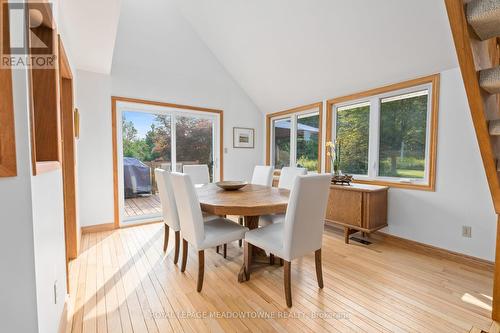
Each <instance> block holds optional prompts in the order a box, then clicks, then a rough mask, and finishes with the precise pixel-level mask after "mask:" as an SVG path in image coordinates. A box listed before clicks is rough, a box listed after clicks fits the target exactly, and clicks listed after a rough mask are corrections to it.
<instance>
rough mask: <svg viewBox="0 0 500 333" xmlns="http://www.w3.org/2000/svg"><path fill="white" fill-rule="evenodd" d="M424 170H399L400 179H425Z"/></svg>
mask: <svg viewBox="0 0 500 333" xmlns="http://www.w3.org/2000/svg"><path fill="white" fill-rule="evenodd" d="M424 176H425V173H424V170H410V169H398V177H404V178H424Z"/></svg>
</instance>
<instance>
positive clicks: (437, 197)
mask: <svg viewBox="0 0 500 333" xmlns="http://www.w3.org/2000/svg"><path fill="white" fill-rule="evenodd" d="M439 104H440V105H439V125H438V151H437V156H438V158H437V174H436V191H435V192H425V191H415V190H402V189H396V188H392V189H391V190H390V192H389V193H390V194H389V227H388V228H386V229H384V232H387V233H389V234H392V235H396V236H400V237H403V238H408V239H412V240H415V241H418V242H422V243H425V244H430V245H433V246H437V247H440V248H445V249H448V250H451V251H455V252H460V253H465V254H468V255H471V256H475V257H478V258H483V259H487V260H491V261H493V259H494V254H495V235H496V215H495V212H494V209H493V203H492V200H491V195H490V192H489V189H488V184H487V181H486V176H485V173H484V168H483V165H482V162H481V156H480V154H479V146H478V144H477V140H476V136H475V133H474V128H473V125H472V120H471V116H470V111H469V106H468V102H467V98H466V95H465V89H464V85H463V81H462V77H461V74H460V71H459V69H458V68H457V69H453V70H449V71H445V72H443V73H442V74H441V91H440V103H439ZM462 225H469V226H472V238H464V237H462Z"/></svg>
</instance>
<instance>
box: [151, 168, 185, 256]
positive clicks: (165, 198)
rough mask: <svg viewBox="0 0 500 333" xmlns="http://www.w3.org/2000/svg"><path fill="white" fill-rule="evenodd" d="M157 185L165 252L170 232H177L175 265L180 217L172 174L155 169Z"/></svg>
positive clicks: (175, 253) (178, 243)
mask: <svg viewBox="0 0 500 333" xmlns="http://www.w3.org/2000/svg"><path fill="white" fill-rule="evenodd" d="M155 177H156V184H157V186H158V192H159V194H160V202H161V210H162V215H163V221H164V223H165V238H164V239H163V252H165V251H167V247H168V236H169V231H170V229H172V230H173V231H174V232H175V246H174V264H177V261H178V260H179V247H180V230H181V227H180V223H179V215H178V214H177V205H176V204H175V198H174V190H173V188H172V181H171V179H170V173H169V172H168V171H165V170H162V169H155Z"/></svg>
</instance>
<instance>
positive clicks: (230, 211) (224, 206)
mask: <svg viewBox="0 0 500 333" xmlns="http://www.w3.org/2000/svg"><path fill="white" fill-rule="evenodd" d="M197 192H198V199H199V201H200V205H201V210H202V211H204V212H207V213H210V214H213V215H222V216H225V215H237V216H243V218H244V219H243V220H244V224H245V226H246V227H247V228H249V229H250V230H252V229H255V228H258V227H259V217H260V216H261V215H267V214H279V213H282V214H283V213H285V212H286V207H287V205H288V198H289V196H290V191H289V190H286V189H279V188H276V187H270V186H262V185H253V184H248V185H246V186H245V187H243V188H242V189H239V190H236V191H225V190H223V189H221V188H219V187H218V186H217V185H215V184H207V185H203V186H201V187H198V188H197ZM253 248H254V251H253V253H251V254H249V256H250V260H251V261H252V260H253V258H254V257H255V256H257V255H261V254H262V250H260V249H257V248H256V247H253ZM259 250H260V252H259ZM244 256H245V257H246V256H247V254H246V253H245V255H244ZM244 280H245V266H244V265H243V266H242V269H241V270H240V272H239V274H238V281H240V282H242V281H244Z"/></svg>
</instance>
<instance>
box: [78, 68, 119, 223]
mask: <svg viewBox="0 0 500 333" xmlns="http://www.w3.org/2000/svg"><path fill="white" fill-rule="evenodd" d="M77 76H78V86H77V102H76V106H77V107H78V109H79V110H80V139H79V140H78V157H77V158H78V206H79V220H80V225H81V226H87V225H94V224H103V223H111V222H113V151H112V142H111V77H110V76H109V75H105V74H96V73H91V72H85V71H78V72H77Z"/></svg>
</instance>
